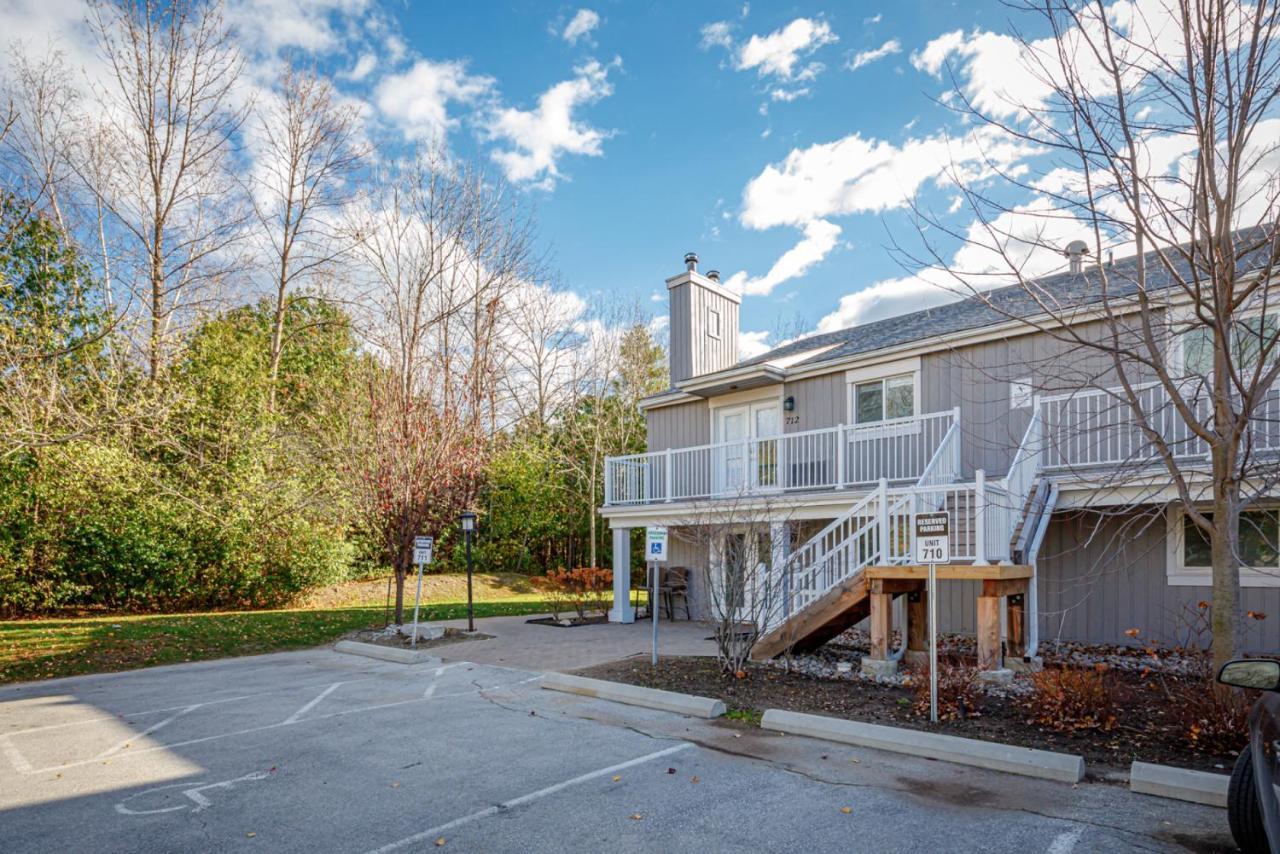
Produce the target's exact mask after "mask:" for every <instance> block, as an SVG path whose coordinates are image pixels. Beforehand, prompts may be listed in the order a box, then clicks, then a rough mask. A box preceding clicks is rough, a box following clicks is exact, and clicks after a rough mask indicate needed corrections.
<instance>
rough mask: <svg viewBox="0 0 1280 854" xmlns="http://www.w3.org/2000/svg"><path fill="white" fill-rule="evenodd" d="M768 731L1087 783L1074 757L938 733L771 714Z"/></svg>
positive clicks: (765, 723) (764, 723)
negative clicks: (1083, 780)
mask: <svg viewBox="0 0 1280 854" xmlns="http://www.w3.org/2000/svg"><path fill="white" fill-rule="evenodd" d="M760 726H761V727H763V728H764V729H770V730H775V731H777V732H785V733H790V734H791V735H807V736H809V737H811V738H822V739H826V740H828V741H839V742H843V743H844V744H856V745H858V746H860V747H874V748H876V749H877V750H890V751H893V752H894V753H909V754H911V755H913V756H924V757H927V758H929V759H941V760H944V761H946V762H955V763H957V764H959V765H972V766H974V767H977V768H987V769H990V770H992V771H1005V772H1008V773H1010V774H1022V775H1023V776H1026V777H1039V778H1041V779H1044V780H1057V781H1058V782H1062V783H1078V782H1080V781H1081V780H1082V779H1084V757H1082V756H1074V755H1072V754H1069V753H1053V752H1051V751H1048V750H1034V749H1032V748H1029V747H1017V746H1015V745H1012V744H999V743H995V742H990V741H976V740H974V739H971V738H958V737H956V736H954V735H942V734H940V733H936V732H921V731H919V730H914V729H901V728H899V727H889V726H881V725H879V724H867V723H862V722H861V721H847V720H843V719H841V718H828V717H823V716H822V715H806V714H801V713H799V712H787V711H783V710H782V709H769V710H768V711H766V712H765V713H764V718H763V719H762V720H761V721H760Z"/></svg>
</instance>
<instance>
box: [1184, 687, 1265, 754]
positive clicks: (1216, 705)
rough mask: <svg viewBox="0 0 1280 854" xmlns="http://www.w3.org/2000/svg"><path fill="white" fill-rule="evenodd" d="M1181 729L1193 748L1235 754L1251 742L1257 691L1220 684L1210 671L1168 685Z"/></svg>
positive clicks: (1213, 752)
mask: <svg viewBox="0 0 1280 854" xmlns="http://www.w3.org/2000/svg"><path fill="white" fill-rule="evenodd" d="M1166 689H1167V690H1168V692H1169V696H1170V699H1171V701H1172V705H1173V708H1174V710H1175V713H1176V715H1177V718H1176V720H1177V722H1178V728H1179V730H1180V733H1181V735H1182V738H1183V740H1185V741H1186V743H1187V746H1188V747H1190V748H1191V749H1192V750H1195V751H1199V752H1203V753H1208V754H1212V755H1215V756H1234V755H1235V754H1237V753H1239V752H1240V750H1241V749H1242V748H1244V746H1245V745H1246V744H1248V743H1249V710H1250V709H1251V708H1252V707H1253V700H1254V698H1255V697H1256V694H1255V693H1253V692H1248V691H1242V690H1240V689H1237V688H1229V687H1227V686H1225V685H1219V684H1218V683H1217V682H1216V681H1214V680H1213V678H1212V677H1211V676H1210V674H1209V672H1208V671H1207V669H1206V671H1205V672H1203V673H1198V674H1195V675H1193V676H1190V677H1185V678H1181V679H1177V680H1170V681H1169V682H1168V683H1167V684H1166Z"/></svg>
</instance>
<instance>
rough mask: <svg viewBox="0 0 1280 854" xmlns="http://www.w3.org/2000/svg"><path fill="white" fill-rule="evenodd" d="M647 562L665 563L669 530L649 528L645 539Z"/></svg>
mask: <svg viewBox="0 0 1280 854" xmlns="http://www.w3.org/2000/svg"><path fill="white" fill-rule="evenodd" d="M644 557H645V560H657V561H665V560H666V559H667V529H666V528H648V529H646V530H645V537H644Z"/></svg>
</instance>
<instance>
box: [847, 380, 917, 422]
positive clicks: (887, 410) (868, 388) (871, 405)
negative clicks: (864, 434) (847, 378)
mask: <svg viewBox="0 0 1280 854" xmlns="http://www.w3.org/2000/svg"><path fill="white" fill-rule="evenodd" d="M915 414H916V377H915V374H896V375H894V376H891V377H884V378H882V379H875V380H867V381H865V382H860V383H854V384H853V423H854V424H877V423H879V422H881V421H893V420H896V419H900V418H911V417H912V416H914V415H915Z"/></svg>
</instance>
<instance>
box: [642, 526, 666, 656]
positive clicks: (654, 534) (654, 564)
mask: <svg viewBox="0 0 1280 854" xmlns="http://www.w3.org/2000/svg"><path fill="white" fill-rule="evenodd" d="M644 556H645V560H647V561H648V562H649V619H650V620H652V621H653V652H652V654H651V655H650V657H649V663H650V664H652V665H653V666H654V667H657V666H658V612H659V611H661V610H662V609H661V608H660V607H658V606H659V605H660V604H661V602H662V599H661V591H660V590H659V588H660V587H661V584H660V583H659V578H658V576H659V575H660V574H661V573H660V572H659V571H658V564H659V563H666V560H667V529H666V528H648V529H646V530H645V533H644Z"/></svg>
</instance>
